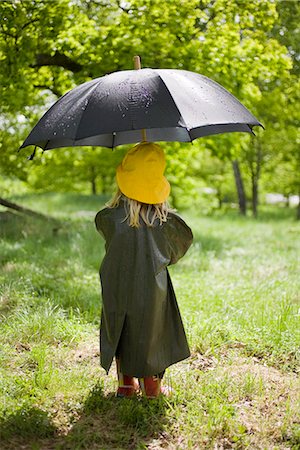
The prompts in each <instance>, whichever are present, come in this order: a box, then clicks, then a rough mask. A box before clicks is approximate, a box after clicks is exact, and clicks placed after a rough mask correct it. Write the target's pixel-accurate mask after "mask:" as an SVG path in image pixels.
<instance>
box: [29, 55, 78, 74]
mask: <svg viewBox="0 0 300 450" xmlns="http://www.w3.org/2000/svg"><path fill="white" fill-rule="evenodd" d="M42 66H60V67H63V68H64V69H67V70H70V71H71V72H74V73H76V72H80V70H82V68H83V66H82V65H81V64H79V63H77V62H75V61H73V60H72V59H70V58H69V57H68V56H66V55H64V54H63V53H60V52H56V53H55V54H54V55H49V54H47V53H39V54H38V55H36V63H35V64H33V65H32V66H31V67H42Z"/></svg>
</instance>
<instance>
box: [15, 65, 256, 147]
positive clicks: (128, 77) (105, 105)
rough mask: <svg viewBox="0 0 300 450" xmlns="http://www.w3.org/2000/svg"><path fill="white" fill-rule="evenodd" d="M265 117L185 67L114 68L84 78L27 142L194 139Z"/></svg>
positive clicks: (42, 144) (59, 143) (110, 143)
mask: <svg viewBox="0 0 300 450" xmlns="http://www.w3.org/2000/svg"><path fill="white" fill-rule="evenodd" d="M255 125H260V126H262V125H261V124H260V122H259V121H258V120H257V119H256V118H255V117H254V116H253V115H252V114H251V113H250V112H249V111H248V110H247V108H245V107H244V106H243V105H242V104H241V103H240V102H239V101H238V100H237V99H236V98H235V97H234V96H233V95H232V94H230V93H229V92H228V91H227V90H226V89H224V88H223V87H222V86H220V85H219V84H218V83H216V82H215V81H213V80H211V79H209V78H207V77H205V76H203V75H200V74H197V73H194V72H189V71H186V70H176V69H141V70H125V71H120V72H114V73H111V74H109V75H105V76H103V77H100V78H96V79H94V80H92V81H88V82H86V83H83V84H81V85H79V86H77V87H76V88H74V89H72V90H71V91H69V92H68V93H67V94H65V95H64V96H63V97H61V98H60V99H59V100H58V101H57V102H56V103H55V104H54V105H53V106H52V107H51V108H50V109H49V110H48V111H47V112H46V113H45V114H44V116H43V117H42V118H41V119H40V121H39V122H38V123H37V125H36V126H35V127H34V128H33V130H32V131H31V133H30V134H29V136H28V137H27V139H26V140H25V141H24V143H23V144H22V146H21V148H22V147H26V146H28V145H36V146H38V147H41V148H42V149H44V150H48V149H52V148H58V147H70V146H84V145H92V146H104V147H111V148H113V147H116V146H118V145H122V144H129V143H134V142H139V141H141V140H142V139H141V136H142V130H146V136H147V140H148V141H181V142H191V141H193V140H194V139H196V138H198V137H201V136H207V135H211V134H218V133H225V132H233V131H245V132H252V127H253V126H255Z"/></svg>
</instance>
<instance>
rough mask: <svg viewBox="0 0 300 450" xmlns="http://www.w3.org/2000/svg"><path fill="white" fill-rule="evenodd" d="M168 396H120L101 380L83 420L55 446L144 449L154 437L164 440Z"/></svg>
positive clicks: (62, 449) (58, 448) (83, 414)
mask: <svg viewBox="0 0 300 450" xmlns="http://www.w3.org/2000/svg"><path fill="white" fill-rule="evenodd" d="M167 405H168V402H167V400H166V399H165V398H164V397H160V398H158V399H155V400H148V399H146V398H142V397H135V398H131V399H120V398H117V397H115V394H108V395H106V394H104V392H103V387H102V385H101V384H100V383H99V384H97V385H96V386H95V387H94V389H93V390H92V391H91V392H90V395H89V396H88V398H87V400H86V402H85V404H84V407H83V410H82V413H81V417H80V419H79V420H78V421H77V422H76V423H75V424H74V426H73V428H72V430H71V431H70V432H69V433H68V435H67V436H65V437H63V438H60V439H59V440H57V442H56V445H55V449H56V450H66V449H70V450H71V449H72V450H73V449H75V448H76V449H102V448H103V449H106V450H109V449H126V450H130V449H139V448H140V449H142V448H147V443H148V442H149V441H151V440H153V439H159V438H161V439H164V437H163V436H164V429H165V427H166V423H167V419H166V408H167Z"/></svg>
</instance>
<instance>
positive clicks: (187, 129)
mask: <svg viewBox="0 0 300 450" xmlns="http://www.w3.org/2000/svg"><path fill="white" fill-rule="evenodd" d="M158 76H159V78H160V79H161V81H162V82H163V84H164V86H165V88H166V90H167V91H168V93H169V95H170V98H171V99H172V100H173V102H174V105H175V106H176V108H177V111H178V112H179V114H180V118H181V120H182V122H183V123H184V124H185V126H184V127H183V126H180V128H185V129H186V131H187V132H188V134H189V136H190V130H189V128H188V126H187V124H186V123H185V120H184V118H183V116H182V114H181V111H180V109H179V108H178V105H177V103H176V101H175V99H174V97H173V95H172V94H171V92H170V90H169V88H168V86H167V84H166V83H165V80H164V79H163V77H162V76H161V74H160V73H159V72H158ZM190 137H191V136H190Z"/></svg>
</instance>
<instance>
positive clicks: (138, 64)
mask: <svg viewBox="0 0 300 450" xmlns="http://www.w3.org/2000/svg"><path fill="white" fill-rule="evenodd" d="M133 66H134V68H135V70H139V69H141V68H142V66H141V58H140V57H139V56H138V55H135V56H134V57H133Z"/></svg>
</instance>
